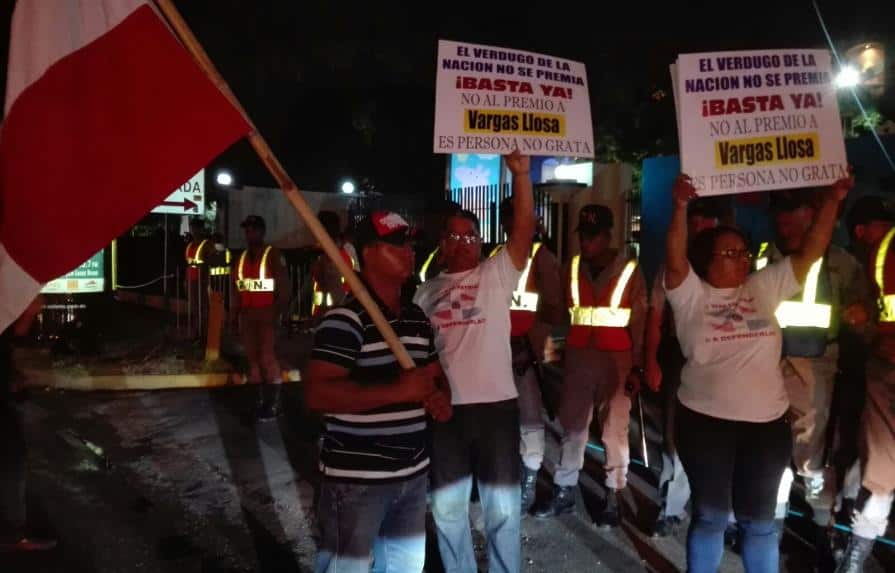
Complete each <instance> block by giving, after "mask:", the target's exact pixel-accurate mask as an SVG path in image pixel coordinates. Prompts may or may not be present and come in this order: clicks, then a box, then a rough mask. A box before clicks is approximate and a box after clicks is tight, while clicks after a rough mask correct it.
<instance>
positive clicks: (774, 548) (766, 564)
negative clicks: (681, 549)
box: [687, 506, 780, 573]
mask: <svg viewBox="0 0 895 573" xmlns="http://www.w3.org/2000/svg"><path fill="white" fill-rule="evenodd" d="M729 517H730V512H729V511H727V510H720V509H712V508H711V507H700V506H697V507H694V508H693V518H692V519H691V520H690V531H689V533H688V535H687V571H688V573H703V572H705V573H715V572H716V571H718V568H719V567H720V566H721V557H722V554H723V553H724V530H725V529H727V524H728V521H729ZM737 527H738V529H739V531H740V535H741V536H742V543H743V544H742V547H743V566H744V568H745V569H746V571H747V572H748V573H771V572H775V571H777V570H778V568H779V565H780V539H779V537H777V528H776V526H775V524H774V520H773V519H769V520H763V521H754V520H746V519H738V520H737Z"/></svg>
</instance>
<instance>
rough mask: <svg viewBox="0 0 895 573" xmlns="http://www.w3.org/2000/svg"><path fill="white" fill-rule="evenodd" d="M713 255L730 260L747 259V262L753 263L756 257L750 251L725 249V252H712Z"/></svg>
mask: <svg viewBox="0 0 895 573" xmlns="http://www.w3.org/2000/svg"><path fill="white" fill-rule="evenodd" d="M712 254H713V255H716V256H719V257H726V258H728V259H746V260H747V261H751V260H752V259H753V258H754V257H755V255H753V254H752V251H750V250H749V249H725V250H723V251H712Z"/></svg>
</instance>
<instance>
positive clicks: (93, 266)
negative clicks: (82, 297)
mask: <svg viewBox="0 0 895 573" xmlns="http://www.w3.org/2000/svg"><path fill="white" fill-rule="evenodd" d="M103 252H104V251H100V252H98V253H96V254H95V255H93V256H92V257H90V258H89V259H87V261H85V262H84V263H83V264H81V266H79V267H78V268H76V269H75V270H73V271H71V272H70V273H68V274H66V275H63V276H61V277H59V278H58V279H55V280H51V281H50V282H48V283H47V284H45V285H44V287H43V289H41V292H42V293H46V294H62V293H65V294H68V293H85V292H103V290H104V289H105V286H106V281H105V268H104V265H103Z"/></svg>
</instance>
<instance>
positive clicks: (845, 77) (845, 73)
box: [836, 65, 861, 88]
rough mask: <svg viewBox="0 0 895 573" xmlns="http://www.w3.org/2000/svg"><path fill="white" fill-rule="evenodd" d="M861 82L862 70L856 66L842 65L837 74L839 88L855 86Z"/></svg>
mask: <svg viewBox="0 0 895 573" xmlns="http://www.w3.org/2000/svg"><path fill="white" fill-rule="evenodd" d="M859 83H861V72H859V71H858V70H857V69H855V67H854V66H851V65H845V66H842V68H841V69H840V70H839V73H838V74H837V75H836V87H838V88H853V87H855V86H857V85H858V84H859Z"/></svg>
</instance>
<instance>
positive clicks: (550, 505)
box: [532, 485, 575, 517]
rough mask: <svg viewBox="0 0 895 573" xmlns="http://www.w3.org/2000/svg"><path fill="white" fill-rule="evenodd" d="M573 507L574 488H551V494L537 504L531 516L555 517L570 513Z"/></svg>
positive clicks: (556, 486) (557, 486) (569, 486)
mask: <svg viewBox="0 0 895 573" xmlns="http://www.w3.org/2000/svg"><path fill="white" fill-rule="evenodd" d="M574 507H575V486H571V485H568V486H559V485H554V486H553V493H552V495H551V496H550V497H549V498H548V499H544V500H541V501H540V502H538V503H537V504H536V505H535V506H534V509H533V510H532V514H534V516H535V517H556V516H557V515H562V514H563V513H570V512H571V511H572V509H574Z"/></svg>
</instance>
